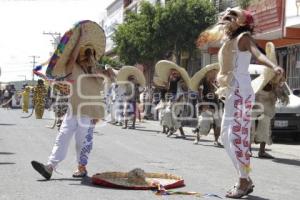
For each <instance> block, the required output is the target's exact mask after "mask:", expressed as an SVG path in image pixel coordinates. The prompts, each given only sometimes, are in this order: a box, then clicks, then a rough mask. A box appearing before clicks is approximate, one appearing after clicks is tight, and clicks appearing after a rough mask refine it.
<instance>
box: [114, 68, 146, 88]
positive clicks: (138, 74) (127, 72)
mask: <svg viewBox="0 0 300 200" xmlns="http://www.w3.org/2000/svg"><path fill="white" fill-rule="evenodd" d="M130 76H134V77H135V79H136V80H137V82H138V83H139V84H140V86H142V87H145V86H146V79H145V76H144V74H143V72H142V71H141V70H139V69H138V68H136V67H133V66H124V67H122V68H121V69H120V70H119V72H118V75H117V81H120V82H123V81H124V82H125V81H128V77H130Z"/></svg>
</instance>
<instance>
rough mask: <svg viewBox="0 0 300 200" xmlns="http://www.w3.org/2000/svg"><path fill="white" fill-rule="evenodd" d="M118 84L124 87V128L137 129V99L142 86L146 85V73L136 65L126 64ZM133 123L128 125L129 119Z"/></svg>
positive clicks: (121, 71)
mask: <svg viewBox="0 0 300 200" xmlns="http://www.w3.org/2000/svg"><path fill="white" fill-rule="evenodd" d="M117 84H118V85H120V87H123V88H124V91H125V96H124V106H123V108H124V112H123V118H124V126H123V128H124V129H126V128H130V129H135V122H136V111H137V100H138V98H139V96H140V89H139V88H140V87H145V85H146V80H145V77H144V74H143V73H142V72H141V71H140V70H139V69H138V68H136V67H133V66H124V67H122V68H121V70H120V71H119V72H118V75H117ZM129 120H131V121H132V125H131V126H130V127H128V121H129Z"/></svg>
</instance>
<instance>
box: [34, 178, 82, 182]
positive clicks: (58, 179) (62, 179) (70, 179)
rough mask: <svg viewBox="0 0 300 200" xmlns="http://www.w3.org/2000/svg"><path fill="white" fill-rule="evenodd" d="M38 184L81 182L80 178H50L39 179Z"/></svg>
mask: <svg viewBox="0 0 300 200" xmlns="http://www.w3.org/2000/svg"><path fill="white" fill-rule="evenodd" d="M37 181H39V182H47V181H81V179H80V178H51V179H50V180H46V179H39V180H37Z"/></svg>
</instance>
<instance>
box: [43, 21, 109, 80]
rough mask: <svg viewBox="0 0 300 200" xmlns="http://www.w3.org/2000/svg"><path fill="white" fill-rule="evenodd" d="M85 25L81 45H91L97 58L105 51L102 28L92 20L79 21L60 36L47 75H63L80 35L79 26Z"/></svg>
mask: <svg viewBox="0 0 300 200" xmlns="http://www.w3.org/2000/svg"><path fill="white" fill-rule="evenodd" d="M83 24H84V26H85V29H84V30H85V33H84V34H85V37H84V38H85V39H84V40H81V44H80V45H81V46H82V47H84V46H86V45H91V46H93V48H94V50H95V53H96V55H95V57H96V59H97V60H99V59H100V58H101V56H102V55H103V54H104V51H105V45H106V38H105V33H104V30H103V29H102V28H101V27H100V26H99V25H98V24H97V23H96V22H93V21H89V20H85V21H80V22H78V23H77V24H75V26H74V27H73V28H71V29H70V30H69V31H67V32H66V33H65V34H64V35H63V37H62V38H61V40H60V42H59V44H58V46H57V48H56V50H55V52H54V54H53V55H52V57H51V59H50V61H49V64H48V67H47V70H46V75H47V77H57V76H58V77H59V76H64V75H66V74H65V69H66V64H67V62H68V60H69V58H70V55H71V53H72V51H73V49H74V47H75V45H76V43H77V42H78V38H79V36H80V27H81V26H82V25H83Z"/></svg>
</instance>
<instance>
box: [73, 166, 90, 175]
mask: <svg viewBox="0 0 300 200" xmlns="http://www.w3.org/2000/svg"><path fill="white" fill-rule="evenodd" d="M86 175H87V170H86V167H85V166H83V165H79V166H78V168H77V170H76V171H75V172H74V173H73V175H72V176H73V177H74V178H82V177H85V176H86Z"/></svg>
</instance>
